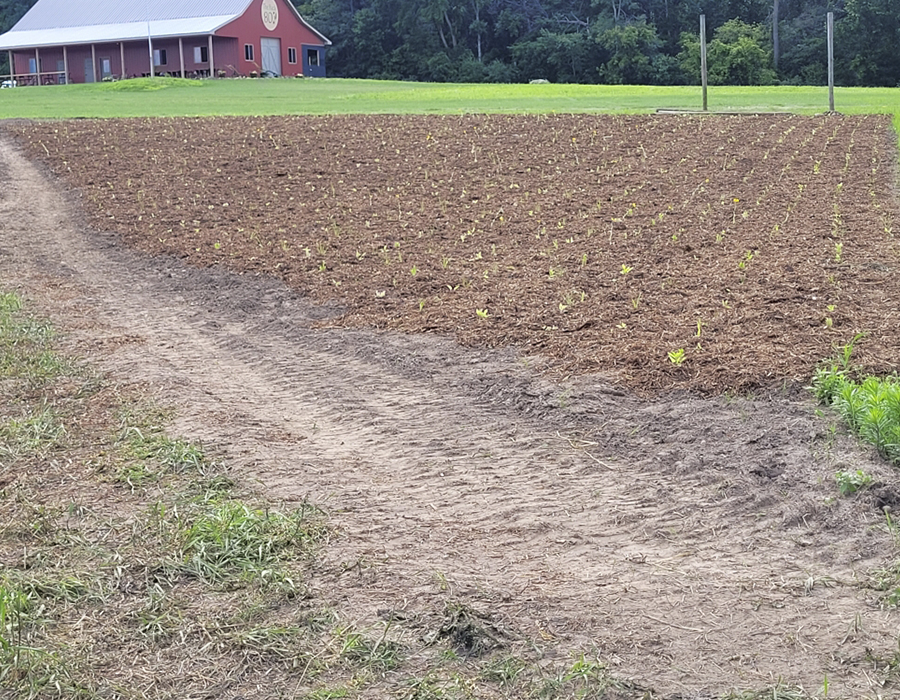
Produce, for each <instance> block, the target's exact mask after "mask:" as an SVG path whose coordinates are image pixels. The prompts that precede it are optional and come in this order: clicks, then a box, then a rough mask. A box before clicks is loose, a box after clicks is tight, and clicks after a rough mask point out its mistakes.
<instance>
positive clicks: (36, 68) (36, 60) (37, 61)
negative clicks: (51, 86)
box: [34, 46, 41, 85]
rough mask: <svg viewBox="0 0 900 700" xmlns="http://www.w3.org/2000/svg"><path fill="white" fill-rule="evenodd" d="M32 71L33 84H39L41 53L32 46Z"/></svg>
mask: <svg viewBox="0 0 900 700" xmlns="http://www.w3.org/2000/svg"><path fill="white" fill-rule="evenodd" d="M34 72H35V74H36V75H35V77H34V80H35V84H37V85H40V84H41V54H40V52H39V51H38V48H37V47H36V46H35V47H34Z"/></svg>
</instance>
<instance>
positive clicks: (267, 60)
mask: <svg viewBox="0 0 900 700" xmlns="http://www.w3.org/2000/svg"><path fill="white" fill-rule="evenodd" d="M260 50H261V51H262V69H263V73H265V72H266V71H268V72H270V73H274V74H275V75H281V39H271V38H268V37H264V38H262V39H260Z"/></svg>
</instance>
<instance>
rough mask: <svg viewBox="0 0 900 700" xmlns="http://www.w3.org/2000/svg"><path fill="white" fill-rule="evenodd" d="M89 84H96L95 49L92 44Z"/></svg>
mask: <svg viewBox="0 0 900 700" xmlns="http://www.w3.org/2000/svg"><path fill="white" fill-rule="evenodd" d="M85 79H87V76H85ZM91 82H94V83H96V82H97V47H96V46H94V44H91Z"/></svg>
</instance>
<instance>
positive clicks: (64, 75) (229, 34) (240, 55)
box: [0, 0, 331, 85]
mask: <svg viewBox="0 0 900 700" xmlns="http://www.w3.org/2000/svg"><path fill="white" fill-rule="evenodd" d="M330 44H331V42H330V41H329V40H328V39H326V38H325V37H324V36H323V35H322V34H320V33H319V32H317V31H316V30H315V29H314V28H313V27H312V26H311V25H310V24H309V23H308V22H307V21H306V20H304V19H303V17H301V16H300V13H299V12H297V9H296V8H295V7H294V6H293V5H292V4H291V2H290V1H289V0H38V2H37V4H35V5H34V7H32V8H31V9H30V10H29V11H28V12H27V13H26V14H25V16H24V17H22V19H21V20H19V22H17V23H16V25H15V26H14V27H13V28H12V29H11V30H10V31H8V32H7V33H5V34H0V50H7V51H9V58H10V66H11V69H10V71H11V73H12V75H11V76H8V77H7V79H12V80H15V81H16V82H17V83H18V84H19V85H49V84H61V83H90V82H96V81H98V80H103V79H111V78H130V77H136V76H152V75H161V74H165V75H174V76H181V77H204V76H209V77H229V76H241V75H254V74H255V75H288V76H293V75H306V76H324V75H325V47H326V46H329V45H330Z"/></svg>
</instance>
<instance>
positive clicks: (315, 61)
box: [306, 49, 319, 66]
mask: <svg viewBox="0 0 900 700" xmlns="http://www.w3.org/2000/svg"><path fill="white" fill-rule="evenodd" d="M306 63H307V65H310V66H317V65H319V50H318V49H306Z"/></svg>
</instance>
